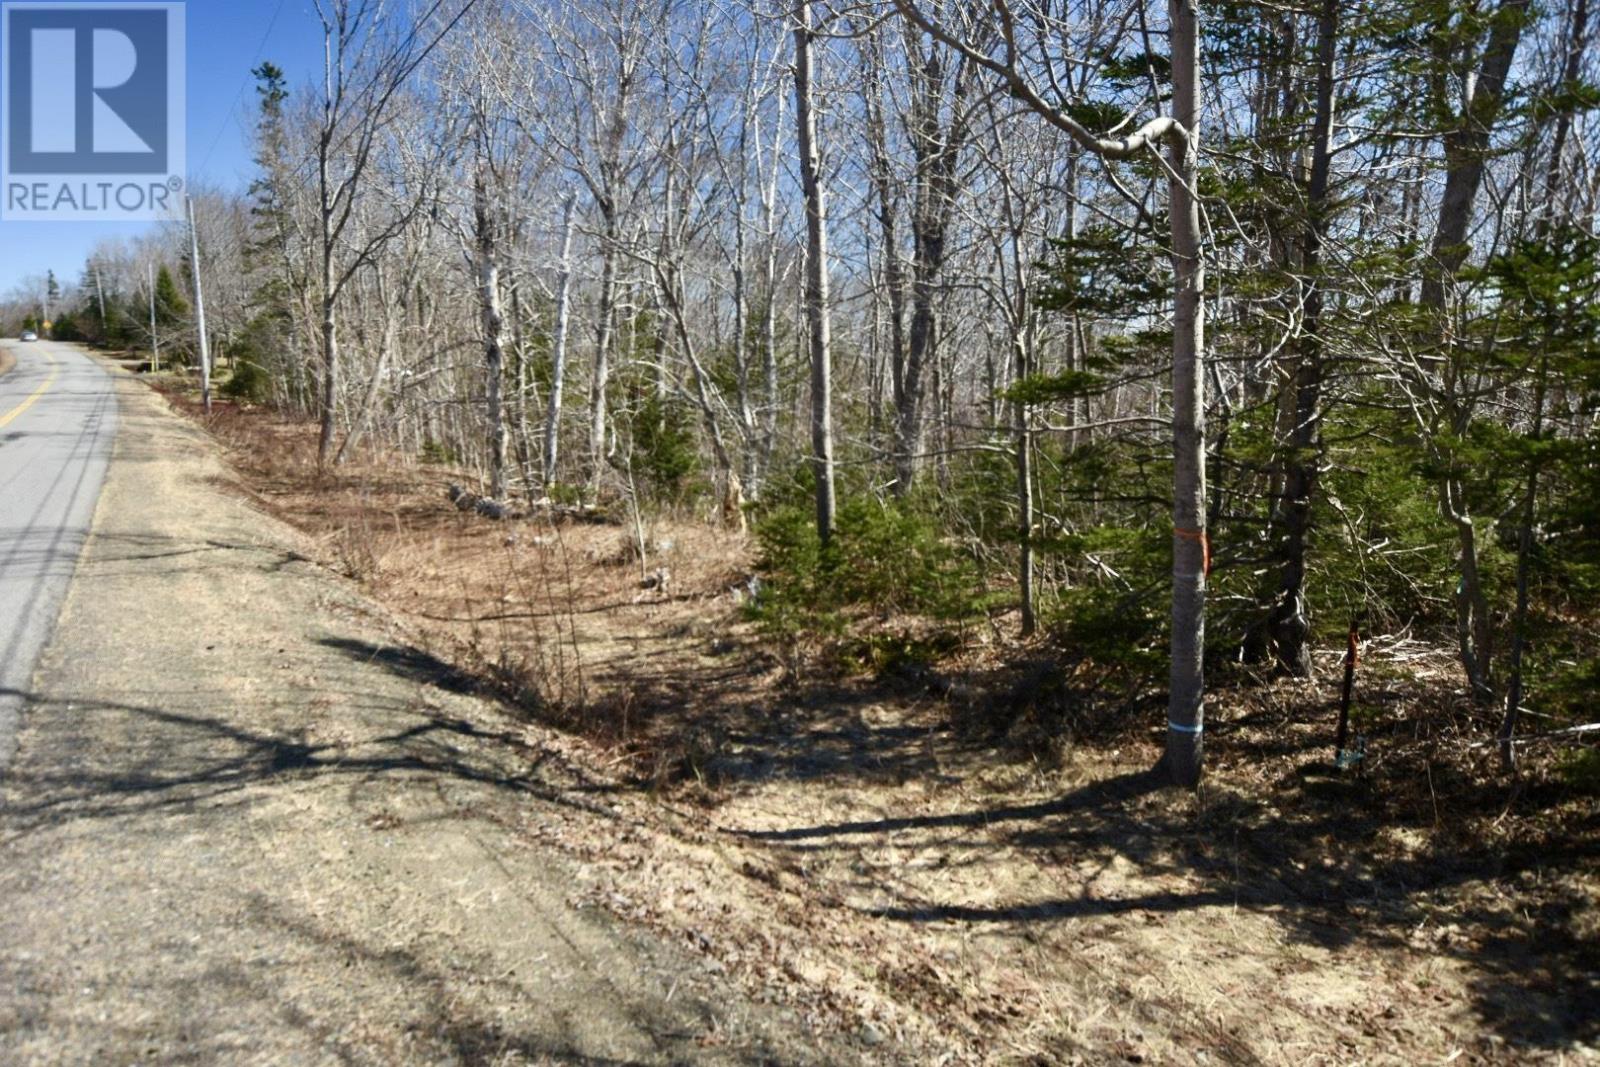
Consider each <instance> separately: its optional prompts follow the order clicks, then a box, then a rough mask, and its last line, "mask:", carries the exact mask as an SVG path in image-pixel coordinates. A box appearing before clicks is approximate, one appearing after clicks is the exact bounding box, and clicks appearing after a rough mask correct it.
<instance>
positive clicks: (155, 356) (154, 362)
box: [145, 259, 161, 374]
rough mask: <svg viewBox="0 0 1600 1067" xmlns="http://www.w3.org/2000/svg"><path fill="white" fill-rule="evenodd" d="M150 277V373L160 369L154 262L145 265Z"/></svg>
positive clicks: (159, 340)
mask: <svg viewBox="0 0 1600 1067" xmlns="http://www.w3.org/2000/svg"><path fill="white" fill-rule="evenodd" d="M145 269H146V271H147V272H148V273H149V275H150V373H151V374H154V373H156V372H157V371H159V370H160V369H161V339H160V338H159V337H157V336H156V262H155V260H153V259H152V260H151V261H150V262H148V263H146V264H145Z"/></svg>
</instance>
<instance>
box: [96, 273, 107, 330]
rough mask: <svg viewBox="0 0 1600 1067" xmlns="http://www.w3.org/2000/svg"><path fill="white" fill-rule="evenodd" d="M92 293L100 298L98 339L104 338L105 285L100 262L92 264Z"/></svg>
mask: <svg viewBox="0 0 1600 1067" xmlns="http://www.w3.org/2000/svg"><path fill="white" fill-rule="evenodd" d="M94 293H95V296H96V297H98V298H99V300H100V340H101V341H104V340H105V339H106V337H105V334H106V287H105V282H104V280H102V279H101V277H100V264H99V263H98V262H96V263H95V264H94Z"/></svg>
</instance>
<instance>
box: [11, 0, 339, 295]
mask: <svg viewBox="0 0 1600 1067" xmlns="http://www.w3.org/2000/svg"><path fill="white" fill-rule="evenodd" d="M186 6H187V10H188V14H187V20H186V21H187V28H188V39H189V55H188V81H189V88H188V111H189V135H188V143H189V148H188V155H189V175H190V180H191V182H198V183H202V184H206V185H213V186H221V187H224V188H242V187H243V186H245V185H247V184H249V181H250V174H251V169H252V165H251V162H250V143H249V136H250V133H249V131H250V125H251V121H252V118H251V116H252V113H253V110H254V107H255V83H254V79H252V78H251V77H250V69H251V68H252V67H254V66H257V65H259V64H260V63H261V62H262V61H263V60H270V61H272V62H273V63H276V64H277V65H278V66H280V67H282V68H284V70H285V71H287V72H288V75H289V84H290V86H291V88H294V89H298V88H299V87H300V86H302V85H303V84H305V83H306V81H307V80H308V79H309V78H310V76H311V75H312V74H313V73H314V72H315V71H317V70H318V69H320V66H321V62H322V38H321V31H320V28H319V26H318V24H317V21H316V15H315V12H314V11H313V9H312V6H311V0H189V2H188V4H187V5H186ZM148 225H149V224H148V223H104V222H103V223H88V222H0V293H4V292H6V291H7V290H9V289H10V288H11V287H12V286H13V285H14V284H16V283H17V281H19V280H20V279H22V278H23V277H25V276H27V275H31V274H42V273H44V271H45V270H47V269H53V270H54V271H55V272H56V274H57V276H58V277H61V278H62V279H64V280H66V281H76V280H77V278H78V275H79V274H80V273H81V271H82V268H83V263H84V260H85V259H87V258H88V254H89V250H90V249H91V248H93V247H94V245H95V243H96V242H97V241H99V240H100V239H101V238H103V237H109V236H129V235H132V234H136V233H139V232H141V231H142V230H144V229H145V228H147V227H148Z"/></svg>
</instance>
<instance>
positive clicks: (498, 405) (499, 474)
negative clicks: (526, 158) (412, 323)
mask: <svg viewBox="0 0 1600 1067" xmlns="http://www.w3.org/2000/svg"><path fill="white" fill-rule="evenodd" d="M473 205H474V208H475V211H474V215H475V217H474V220H473V221H474V223H475V226H476V230H477V238H478V309H479V314H480V317H481V321H482V328H483V369H484V414H485V417H486V418H487V420H488V426H487V427H486V432H487V442H486V443H487V445H488V452H489V498H490V499H491V500H502V501H503V500H505V499H506V419H505V403H504V386H505V360H506V352H505V343H506V341H505V332H506V327H505V313H504V311H502V309H501V305H500V259H499V250H498V248H497V247H496V240H495V229H494V225H495V224H494V217H493V209H492V207H491V206H490V204H489V193H488V189H487V187H486V185H485V181H484V177H483V175H482V174H481V173H480V174H479V175H478V180H477V183H476V186H475V188H474V190H473Z"/></svg>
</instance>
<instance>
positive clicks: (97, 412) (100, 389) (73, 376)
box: [0, 341, 117, 778]
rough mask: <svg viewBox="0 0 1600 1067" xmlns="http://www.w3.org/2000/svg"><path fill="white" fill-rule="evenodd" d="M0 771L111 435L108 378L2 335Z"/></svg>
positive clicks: (48, 347)
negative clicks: (12, 361) (5, 359)
mask: <svg viewBox="0 0 1600 1067" xmlns="http://www.w3.org/2000/svg"><path fill="white" fill-rule="evenodd" d="M0 345H4V346H5V347H6V348H7V349H8V351H9V352H10V353H11V355H13V356H15V357H16V361H17V365H16V368H15V369H14V370H12V371H11V373H9V374H6V375H0V778H3V777H4V774H5V770H6V767H7V766H8V765H9V764H10V762H11V757H12V755H13V753H14V751H15V749H16V732H17V720H18V717H19V715H20V710H21V706H22V700H23V697H22V695H21V694H22V693H24V692H26V691H27V690H28V687H29V683H30V680H31V679H32V676H33V668H34V663H35V661H36V660H37V659H38V657H39V652H40V650H41V649H42V648H43V647H44V643H45V640H46V639H47V638H48V637H49V636H50V631H51V629H52V628H53V627H54V626H55V621H56V614H57V612H58V611H59V609H60V606H61V598H62V596H63V595H64V594H65V592H66V588H67V583H68V581H69V580H70V579H71V577H72V572H73V568H74V567H75V566H76V564H77V560H78V554H79V552H80V550H81V549H82V548H83V543H84V541H85V539H86V538H87V537H88V534H89V524H90V520H91V519H92V518H93V516H94V506H95V501H96V500H97V499H99V496H100V484H101V481H102V480H103V479H104V477H105V471H106V462H107V460H108V458H109V457H110V454H111V442H112V440H113V438H114V437H115V436H116V425H117V402H116V396H115V394H114V393H113V391H112V388H111V380H110V377H109V376H108V375H107V374H106V373H105V371H103V370H101V369H100V367H99V366H97V365H96V364H95V362H94V361H93V360H91V359H90V358H89V357H87V356H85V355H83V354H82V353H80V352H76V351H74V350H72V349H71V348H68V347H67V346H65V345H57V344H51V343H50V342H48V341H40V342H38V343H35V344H26V345H25V344H21V343H18V342H16V341H0Z"/></svg>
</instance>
